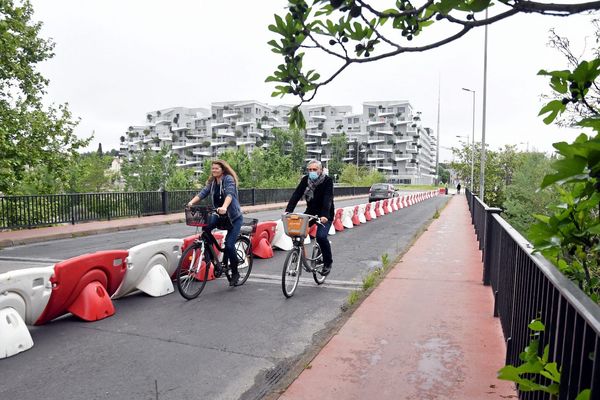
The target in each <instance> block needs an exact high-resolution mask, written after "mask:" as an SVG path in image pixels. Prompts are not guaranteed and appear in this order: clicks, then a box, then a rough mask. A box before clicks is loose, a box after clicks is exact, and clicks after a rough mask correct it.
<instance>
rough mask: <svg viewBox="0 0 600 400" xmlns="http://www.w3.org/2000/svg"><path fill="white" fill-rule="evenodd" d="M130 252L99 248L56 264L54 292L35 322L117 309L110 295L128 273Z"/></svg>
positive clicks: (94, 316)
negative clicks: (66, 315) (94, 251)
mask: <svg viewBox="0 0 600 400" xmlns="http://www.w3.org/2000/svg"><path fill="white" fill-rule="evenodd" d="M127 254H128V252H127V251H126V250H109V251H99V252H97V253H92V254H84V255H82V256H78V257H74V258H70V259H68V260H65V261H61V262H59V263H57V264H55V265H54V275H52V277H51V278H50V282H51V283H52V294H51V295H50V300H49V301H48V305H47V306H46V308H45V309H44V312H43V313H42V315H40V317H39V318H38V320H37V321H36V322H35V325H42V324H45V323H46V322H48V321H51V320H53V319H54V318H57V317H60V316H61V315H64V314H66V313H68V312H70V313H72V314H74V315H76V316H78V317H79V318H81V319H83V320H85V321H96V320H99V319H103V318H106V317H110V316H111V315H113V314H114V313H115V309H114V307H113V304H112V301H111V300H110V296H112V294H113V293H115V292H116V291H117V289H118V287H119V285H120V284H121V281H122V280H123V277H124V276H125V271H126V269H127V265H126V264H125V259H126V258H127Z"/></svg>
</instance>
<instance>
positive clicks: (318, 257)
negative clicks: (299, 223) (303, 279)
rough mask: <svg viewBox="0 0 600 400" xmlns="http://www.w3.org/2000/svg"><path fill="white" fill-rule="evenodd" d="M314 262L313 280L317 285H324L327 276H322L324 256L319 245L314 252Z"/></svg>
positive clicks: (314, 248)
mask: <svg viewBox="0 0 600 400" xmlns="http://www.w3.org/2000/svg"><path fill="white" fill-rule="evenodd" d="M311 258H312V259H313V261H311V264H312V265H311V266H312V269H313V273H312V274H313V279H314V280H315V282H316V283H317V285H322V284H323V282H325V278H327V276H325V275H321V271H322V269H323V254H322V253H321V246H319V244H318V243H315V245H314V247H313V251H312V257H311Z"/></svg>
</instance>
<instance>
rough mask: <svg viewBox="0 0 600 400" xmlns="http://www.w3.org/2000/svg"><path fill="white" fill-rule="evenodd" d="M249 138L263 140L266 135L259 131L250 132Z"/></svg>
mask: <svg viewBox="0 0 600 400" xmlns="http://www.w3.org/2000/svg"><path fill="white" fill-rule="evenodd" d="M248 136H256V137H259V138H262V137H263V136H264V134H263V133H262V132H259V131H250V132H248Z"/></svg>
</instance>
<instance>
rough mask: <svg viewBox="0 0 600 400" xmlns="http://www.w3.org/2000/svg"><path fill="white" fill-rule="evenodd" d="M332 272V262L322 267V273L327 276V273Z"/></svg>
mask: <svg viewBox="0 0 600 400" xmlns="http://www.w3.org/2000/svg"><path fill="white" fill-rule="evenodd" d="M330 272H331V264H325V265H323V268H321V275H323V276H327V275H329V273H330Z"/></svg>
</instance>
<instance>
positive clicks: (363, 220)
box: [358, 204, 367, 224]
mask: <svg viewBox="0 0 600 400" xmlns="http://www.w3.org/2000/svg"><path fill="white" fill-rule="evenodd" d="M366 209H367V205H366V204H360V205H359V206H358V220H359V221H360V223H361V224H365V223H366V222H367V218H366V217H365V211H366Z"/></svg>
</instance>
